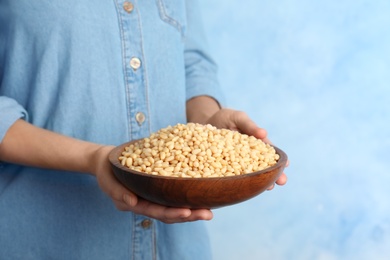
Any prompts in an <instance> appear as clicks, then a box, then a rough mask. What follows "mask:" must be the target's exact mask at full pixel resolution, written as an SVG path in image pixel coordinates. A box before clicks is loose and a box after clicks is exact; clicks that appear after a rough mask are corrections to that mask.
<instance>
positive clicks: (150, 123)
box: [0, 0, 222, 260]
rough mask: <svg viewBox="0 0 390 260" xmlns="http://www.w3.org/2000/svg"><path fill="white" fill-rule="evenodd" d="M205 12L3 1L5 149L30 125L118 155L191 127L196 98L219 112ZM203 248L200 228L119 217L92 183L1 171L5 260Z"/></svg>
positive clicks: (184, 254)
mask: <svg viewBox="0 0 390 260" xmlns="http://www.w3.org/2000/svg"><path fill="white" fill-rule="evenodd" d="M198 10H199V8H198V6H197V3H196V1H195V0H188V1H184V0H142V1H140V0H132V1H131V2H125V1H120V0H113V1H109V0H107V1H94V2H90V1H79V0H66V1H59V0H53V1H48V0H46V1H42V0H41V1H30V0H0V142H1V140H2V139H3V138H4V136H5V134H6V132H7V130H8V129H9V127H10V126H11V125H12V124H13V123H14V122H15V121H16V120H17V119H19V118H23V119H24V120H26V121H29V122H30V123H32V124H34V125H36V126H39V127H42V128H46V129H49V130H52V131H55V132H58V133H62V134H64V135H68V136H71V137H75V138H79V139H83V140H87V141H92V142H96V143H100V144H111V145H119V144H121V143H124V142H127V141H129V140H132V139H138V138H142V137H145V136H148V135H149V134H150V133H152V132H154V131H157V130H158V129H160V128H163V127H166V126H168V125H174V124H177V123H184V122H185V121H186V117H185V102H186V100H188V99H190V98H192V97H194V96H197V95H208V96H212V97H214V98H215V99H217V100H218V101H220V102H221V100H222V97H221V94H220V90H219V87H218V83H217V79H216V68H215V64H214V63H213V61H212V60H211V59H210V57H209V56H208V53H207V46H206V44H205V39H204V36H203V34H202V29H201V28H202V25H201V22H200V19H199V18H200V17H199V15H200V14H199V13H198ZM20 149H23V147H20ZM145 220H146V221H145ZM208 243H209V241H208V237H207V232H206V231H205V227H204V223H203V222H195V223H186V224H172V225H166V224H163V223H161V222H158V221H156V220H147V218H146V217H144V216H140V215H135V214H133V213H131V212H121V211H118V210H117V209H116V208H115V207H114V205H113V203H112V202H111V200H110V199H109V198H108V197H107V196H106V195H104V194H103V193H102V191H100V189H99V187H98V185H97V182H96V180H95V178H94V177H92V176H89V175H84V174H78V173H71V172H60V171H50V170H43V169H38V168H29V167H23V166H19V165H12V164H8V163H5V162H2V163H1V162H0V259H67V260H68V259H164V260H175V259H180V260H184V259H202V260H204V259H209V258H210V257H211V256H210V255H211V254H210V248H209V244H208Z"/></svg>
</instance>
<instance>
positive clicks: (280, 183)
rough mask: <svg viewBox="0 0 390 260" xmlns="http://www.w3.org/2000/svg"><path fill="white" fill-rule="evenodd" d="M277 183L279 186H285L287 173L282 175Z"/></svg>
mask: <svg viewBox="0 0 390 260" xmlns="http://www.w3.org/2000/svg"><path fill="white" fill-rule="evenodd" d="M275 183H276V184H278V185H279V186H283V185H285V184H286V183H287V175H286V174H285V173H282V175H280V177H279V178H278V179H277V180H276V182H275Z"/></svg>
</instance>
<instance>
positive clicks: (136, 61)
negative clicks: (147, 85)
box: [130, 57, 141, 70]
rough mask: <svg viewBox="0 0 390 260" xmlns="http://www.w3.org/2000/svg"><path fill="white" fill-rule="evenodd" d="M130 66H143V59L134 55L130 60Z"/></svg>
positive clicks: (134, 67) (135, 68)
mask: <svg viewBox="0 0 390 260" xmlns="http://www.w3.org/2000/svg"><path fill="white" fill-rule="evenodd" d="M130 66H131V67H132V68H133V69H134V70H137V69H139V67H141V60H140V59H138V58H137V57H134V58H132V59H131V60H130Z"/></svg>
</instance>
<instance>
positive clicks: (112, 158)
mask: <svg viewBox="0 0 390 260" xmlns="http://www.w3.org/2000/svg"><path fill="white" fill-rule="evenodd" d="M138 140H139V139H136V140H132V141H129V142H126V143H123V144H121V145H118V146H116V147H115V148H113V149H112V150H111V152H110V153H109V156H108V160H109V162H110V164H111V165H112V166H114V167H117V168H119V169H121V170H124V171H125V172H128V173H131V174H136V175H140V176H143V177H151V178H155V179H162V180H163V179H166V180H180V181H193V180H201V181H217V180H234V179H241V178H248V177H251V176H253V175H259V174H263V173H267V172H269V171H272V170H274V169H276V168H279V167H280V166H281V165H283V164H284V165H285V164H286V163H287V160H288V156H287V154H286V153H285V152H284V151H283V150H282V149H280V148H278V147H277V146H275V145H271V144H270V145H271V146H272V147H273V148H274V149H275V151H276V153H277V154H278V155H279V159H278V161H277V162H276V164H274V165H272V166H270V167H268V168H265V169H263V170H260V171H256V172H251V173H245V174H240V175H235V176H225V177H196V178H183V177H174V176H161V175H152V174H149V173H145V172H139V171H135V170H132V169H130V168H128V167H126V166H123V165H122V164H121V163H120V161H119V155H120V154H121V153H122V152H123V151H124V148H125V147H127V146H129V145H130V144H131V143H134V142H136V141H138Z"/></svg>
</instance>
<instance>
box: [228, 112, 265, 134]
mask: <svg viewBox="0 0 390 260" xmlns="http://www.w3.org/2000/svg"><path fill="white" fill-rule="evenodd" d="M232 121H233V122H234V124H235V125H236V127H237V129H238V130H239V131H240V132H241V133H243V134H247V135H252V136H254V137H256V138H259V139H264V138H266V137H267V131H266V130H265V129H263V128H260V127H258V126H257V124H256V123H255V122H253V121H252V120H251V119H250V118H249V116H248V115H247V114H246V113H245V112H241V111H236V112H235V113H232Z"/></svg>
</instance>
